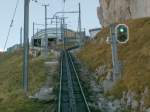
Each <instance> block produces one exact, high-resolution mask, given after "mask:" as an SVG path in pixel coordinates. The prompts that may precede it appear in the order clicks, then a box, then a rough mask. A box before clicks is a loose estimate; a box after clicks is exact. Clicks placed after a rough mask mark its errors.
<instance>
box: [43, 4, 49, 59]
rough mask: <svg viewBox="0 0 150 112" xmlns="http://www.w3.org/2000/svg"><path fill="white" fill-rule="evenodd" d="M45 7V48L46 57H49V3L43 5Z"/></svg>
mask: <svg viewBox="0 0 150 112" xmlns="http://www.w3.org/2000/svg"><path fill="white" fill-rule="evenodd" d="M43 6H44V7H45V46H44V47H45V49H44V52H45V58H47V57H48V35H47V19H48V18H47V7H48V6H49V5H43Z"/></svg>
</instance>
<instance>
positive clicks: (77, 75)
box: [68, 53, 91, 112]
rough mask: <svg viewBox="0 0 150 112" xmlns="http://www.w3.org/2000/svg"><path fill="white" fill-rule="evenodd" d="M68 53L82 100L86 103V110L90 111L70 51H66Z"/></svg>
mask: <svg viewBox="0 0 150 112" xmlns="http://www.w3.org/2000/svg"><path fill="white" fill-rule="evenodd" d="M68 55H69V58H70V61H71V64H72V67H73V69H74V72H75V75H76V78H77V80H78V84H79V86H80V89H81V92H82V96H83V98H84V102H85V104H86V107H87V109H88V112H91V111H90V108H89V105H88V103H87V100H86V97H85V95H84V91H83V88H82V86H81V83H80V79H79V77H78V73H77V70H76V68H75V66H74V63H73V59H72V57H71V55H70V53H68Z"/></svg>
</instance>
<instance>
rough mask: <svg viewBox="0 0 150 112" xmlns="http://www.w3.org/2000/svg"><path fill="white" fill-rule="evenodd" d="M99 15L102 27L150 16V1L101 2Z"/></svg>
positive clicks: (119, 0) (107, 0)
mask: <svg viewBox="0 0 150 112" xmlns="http://www.w3.org/2000/svg"><path fill="white" fill-rule="evenodd" d="M99 2H100V7H98V8H97V14H98V17H99V20H100V23H101V25H102V26H108V25H109V24H111V23H113V22H118V21H124V20H126V19H131V18H132V19H135V18H141V17H149V16H150V7H149V6H150V0H99Z"/></svg>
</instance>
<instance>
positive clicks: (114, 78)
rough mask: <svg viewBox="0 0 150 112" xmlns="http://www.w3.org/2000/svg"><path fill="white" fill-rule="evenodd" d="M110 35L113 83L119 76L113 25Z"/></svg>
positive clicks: (113, 25)
mask: <svg viewBox="0 0 150 112" xmlns="http://www.w3.org/2000/svg"><path fill="white" fill-rule="evenodd" d="M110 31H111V32H110V33H111V48H112V64H113V80H114V81H115V80H116V78H117V75H118V74H119V68H118V54H117V39H116V35H115V24H112V25H111V26H110Z"/></svg>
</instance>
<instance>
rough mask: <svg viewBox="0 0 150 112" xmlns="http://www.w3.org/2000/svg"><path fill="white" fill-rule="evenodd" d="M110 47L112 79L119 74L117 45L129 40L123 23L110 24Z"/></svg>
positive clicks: (126, 27)
mask: <svg viewBox="0 0 150 112" xmlns="http://www.w3.org/2000/svg"><path fill="white" fill-rule="evenodd" d="M110 35H111V48H112V64H113V81H115V80H116V79H117V75H119V74H120V67H119V61H118V53H117V45H118V44H125V43H127V42H128V40H129V28H128V26H127V25H125V24H118V25H115V24H112V25H111V26H110Z"/></svg>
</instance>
